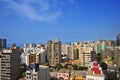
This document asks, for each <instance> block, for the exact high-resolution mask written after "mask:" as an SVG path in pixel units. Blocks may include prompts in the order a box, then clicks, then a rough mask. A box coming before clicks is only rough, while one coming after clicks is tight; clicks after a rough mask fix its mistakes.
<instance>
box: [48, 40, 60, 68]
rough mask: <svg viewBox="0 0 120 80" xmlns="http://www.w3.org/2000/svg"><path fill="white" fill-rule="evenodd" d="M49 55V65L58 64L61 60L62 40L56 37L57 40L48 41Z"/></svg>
mask: <svg viewBox="0 0 120 80" xmlns="http://www.w3.org/2000/svg"><path fill="white" fill-rule="evenodd" d="M47 55H48V60H49V66H53V67H54V66H56V64H58V63H60V62H61V41H60V39H56V40H55V41H48V42H47Z"/></svg>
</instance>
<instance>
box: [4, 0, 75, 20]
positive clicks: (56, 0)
mask: <svg viewBox="0 0 120 80" xmlns="http://www.w3.org/2000/svg"><path fill="white" fill-rule="evenodd" d="M3 1H4V2H6V3H7V4H8V6H9V7H10V8H11V9H13V10H15V11H17V13H19V14H21V15H22V16H25V17H27V18H29V19H32V20H36V21H47V22H49V21H56V19H58V18H59V17H60V16H62V15H63V14H62V13H63V11H62V8H63V6H65V5H66V2H65V1H64V0H63V1H61V0H18V1H17V0H16V1H15V0H3ZM66 1H67V2H69V3H70V4H73V3H74V0H66Z"/></svg>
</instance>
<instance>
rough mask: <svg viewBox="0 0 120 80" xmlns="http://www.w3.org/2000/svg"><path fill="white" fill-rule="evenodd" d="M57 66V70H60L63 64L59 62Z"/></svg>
mask: <svg viewBox="0 0 120 80" xmlns="http://www.w3.org/2000/svg"><path fill="white" fill-rule="evenodd" d="M55 67H56V69H57V70H60V69H61V68H62V67H63V66H62V64H60V63H59V64H56V66H55Z"/></svg>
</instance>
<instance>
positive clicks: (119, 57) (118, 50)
mask: <svg viewBox="0 0 120 80" xmlns="http://www.w3.org/2000/svg"><path fill="white" fill-rule="evenodd" d="M114 64H116V65H117V66H118V67H119V66H120V46H117V47H115V53H114Z"/></svg>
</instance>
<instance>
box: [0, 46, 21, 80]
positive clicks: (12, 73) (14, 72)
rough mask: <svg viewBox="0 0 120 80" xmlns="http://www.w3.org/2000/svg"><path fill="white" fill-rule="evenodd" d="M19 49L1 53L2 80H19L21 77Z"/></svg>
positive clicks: (0, 76) (0, 77) (6, 50)
mask: <svg viewBox="0 0 120 80" xmlns="http://www.w3.org/2000/svg"><path fill="white" fill-rule="evenodd" d="M20 54H21V50H20V48H19V47H14V48H11V49H3V50H2V51H1V52H0V80H18V78H19V77H20Z"/></svg>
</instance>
